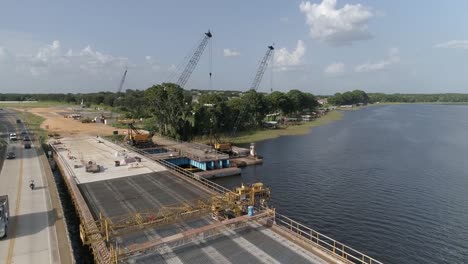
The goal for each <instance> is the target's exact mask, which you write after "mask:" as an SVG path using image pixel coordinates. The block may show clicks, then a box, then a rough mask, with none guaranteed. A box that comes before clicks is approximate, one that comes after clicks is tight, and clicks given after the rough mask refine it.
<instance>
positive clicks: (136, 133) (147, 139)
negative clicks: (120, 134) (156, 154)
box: [125, 122, 154, 146]
mask: <svg viewBox="0 0 468 264" xmlns="http://www.w3.org/2000/svg"><path fill="white" fill-rule="evenodd" d="M153 136H154V135H153V134H151V133H146V132H143V131H140V130H138V129H137V128H136V127H135V125H134V123H133V122H132V123H128V128H127V136H126V137H125V141H126V142H127V143H128V144H129V145H131V146H146V145H152V144H153Z"/></svg>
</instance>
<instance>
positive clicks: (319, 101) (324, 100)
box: [317, 98, 328, 105]
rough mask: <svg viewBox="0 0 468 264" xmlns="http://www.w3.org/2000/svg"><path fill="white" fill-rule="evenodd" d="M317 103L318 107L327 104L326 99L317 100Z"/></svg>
mask: <svg viewBox="0 0 468 264" xmlns="http://www.w3.org/2000/svg"><path fill="white" fill-rule="evenodd" d="M317 102H318V103H319V105H324V104H328V99H327V98H324V99H319V100H317Z"/></svg>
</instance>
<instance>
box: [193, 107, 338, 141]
mask: <svg viewBox="0 0 468 264" xmlns="http://www.w3.org/2000/svg"><path fill="white" fill-rule="evenodd" d="M342 118H343V113H341V112H340V111H336V110H335V111H331V112H329V113H328V114H326V115H324V116H322V117H320V118H317V119H315V120H313V121H310V122H307V123H303V124H300V125H292V126H287V127H285V128H277V129H259V130H253V131H247V132H241V133H239V136H236V137H227V136H221V137H220V139H221V141H222V142H230V143H233V144H249V143H252V142H260V141H264V140H268V139H274V138H278V137H282V136H298V135H307V134H308V133H310V132H311V129H312V128H314V127H318V126H323V125H327V124H330V123H332V122H335V121H338V120H341V119H342ZM194 141H195V142H206V140H203V139H200V138H198V139H195V140H194Z"/></svg>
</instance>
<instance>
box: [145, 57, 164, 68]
mask: <svg viewBox="0 0 468 264" xmlns="http://www.w3.org/2000/svg"><path fill="white" fill-rule="evenodd" d="M145 61H146V63H147V64H148V65H150V67H151V69H152V70H153V71H156V72H157V71H160V70H161V64H160V63H158V62H157V61H156V60H155V59H154V58H153V57H151V56H149V55H147V56H145Z"/></svg>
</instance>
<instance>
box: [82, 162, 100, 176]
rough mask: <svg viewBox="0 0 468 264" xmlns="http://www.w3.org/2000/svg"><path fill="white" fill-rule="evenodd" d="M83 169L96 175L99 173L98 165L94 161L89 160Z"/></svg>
mask: <svg viewBox="0 0 468 264" xmlns="http://www.w3.org/2000/svg"><path fill="white" fill-rule="evenodd" d="M85 169H86V172H92V173H96V172H100V171H101V166H100V165H98V164H97V163H96V162H95V161H92V160H90V161H88V163H86V164H85Z"/></svg>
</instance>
